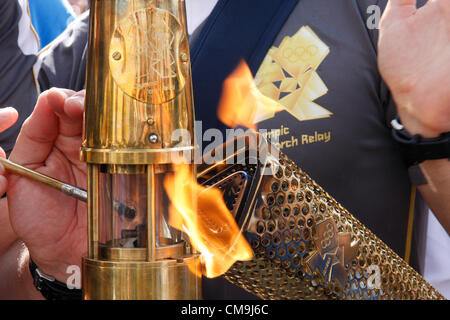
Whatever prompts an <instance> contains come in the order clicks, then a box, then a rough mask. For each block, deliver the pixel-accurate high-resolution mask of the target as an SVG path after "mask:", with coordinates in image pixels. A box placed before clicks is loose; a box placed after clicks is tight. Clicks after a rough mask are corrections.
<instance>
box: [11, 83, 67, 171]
mask: <svg viewBox="0 0 450 320" xmlns="http://www.w3.org/2000/svg"><path fill="white" fill-rule="evenodd" d="M47 95H48V91H46V92H44V93H42V94H41V95H40V96H39V98H38V101H37V103H36V107H35V108H34V110H33V113H32V114H31V115H30V116H29V117H28V119H27V120H25V122H24V124H23V126H22V129H21V131H20V133H19V136H18V138H17V141H16V144H15V146H14V149H13V151H12V152H11V155H10V159H11V160H13V161H15V162H17V163H18V164H21V165H28V164H42V163H44V161H45V159H47V156H48V155H49V153H50V151H51V149H52V147H53V143H54V141H55V139H56V137H57V136H58V121H59V120H58V116H57V115H56V114H55V112H53V110H52V108H51V107H50V105H49V103H48V99H47ZM63 102H64V100H62V103H63Z"/></svg>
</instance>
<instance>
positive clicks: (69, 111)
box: [47, 88, 84, 137]
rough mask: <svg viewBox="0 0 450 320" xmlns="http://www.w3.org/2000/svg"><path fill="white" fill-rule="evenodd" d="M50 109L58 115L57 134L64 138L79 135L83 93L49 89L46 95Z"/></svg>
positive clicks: (81, 121)
mask: <svg viewBox="0 0 450 320" xmlns="http://www.w3.org/2000/svg"><path fill="white" fill-rule="evenodd" d="M47 101H48V103H49V105H50V108H51V109H52V110H53V111H54V112H55V114H57V115H58V118H59V134H60V135H62V136H65V137H75V136H80V135H81V130H82V124H83V110H84V91H80V92H75V91H71V90H66V89H56V88H53V89H50V90H49V92H48V93H47Z"/></svg>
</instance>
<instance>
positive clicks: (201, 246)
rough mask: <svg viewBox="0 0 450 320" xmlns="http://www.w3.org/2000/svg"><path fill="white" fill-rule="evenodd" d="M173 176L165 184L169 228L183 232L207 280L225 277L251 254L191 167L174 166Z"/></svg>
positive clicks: (218, 195) (215, 193) (216, 193)
mask: <svg viewBox="0 0 450 320" xmlns="http://www.w3.org/2000/svg"><path fill="white" fill-rule="evenodd" d="M174 168H175V173H174V174H173V175H169V176H167V177H166V178H165V180H164V187H165V189H166V192H167V194H168V196H169V198H170V200H171V203H172V205H171V208H170V220H169V224H170V225H171V226H172V227H174V228H177V229H178V230H182V231H184V232H186V233H187V234H188V235H189V237H190V238H191V243H192V245H193V247H194V248H195V249H196V250H198V251H199V252H200V253H201V256H202V262H203V266H204V273H205V275H206V276H207V277H208V278H214V277H217V276H220V275H222V274H224V273H225V272H226V271H227V270H228V269H229V268H230V267H231V266H232V265H233V264H234V263H235V262H236V261H238V260H239V261H246V260H250V259H252V257H253V251H252V249H251V247H250V245H249V244H248V242H247V240H245V238H244V236H243V235H242V233H241V232H240V230H239V227H238V225H237V224H236V221H235V220H234V218H233V215H232V214H231V212H230V211H229V210H228V208H227V206H226V205H225V202H224V200H223V197H222V192H221V191H220V190H219V189H217V188H206V187H203V186H201V185H199V184H198V183H197V182H196V179H195V178H194V176H193V173H192V171H191V169H190V167H189V166H188V165H186V164H177V165H175V166H174Z"/></svg>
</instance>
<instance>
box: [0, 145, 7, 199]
mask: <svg viewBox="0 0 450 320" xmlns="http://www.w3.org/2000/svg"><path fill="white" fill-rule="evenodd" d="M0 157H1V158H6V154H5V151H4V150H3V149H2V148H0ZM4 174H5V167H4V166H3V164H1V163H0V196H3V194H4V193H5V192H6V188H7V187H8V180H7V179H6V178H5V177H4V176H3V175H4Z"/></svg>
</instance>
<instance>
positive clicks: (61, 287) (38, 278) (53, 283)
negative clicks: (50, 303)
mask: <svg viewBox="0 0 450 320" xmlns="http://www.w3.org/2000/svg"><path fill="white" fill-rule="evenodd" d="M29 269H30V274H31V275H32V278H33V284H34V286H35V287H36V289H37V290H38V291H39V292H40V293H41V294H42V296H44V297H45V298H46V299H47V300H80V299H82V291H81V290H80V289H76V288H74V287H71V286H69V285H68V283H67V282H61V281H58V280H57V279H55V278H54V277H53V276H51V275H48V274H46V273H44V272H43V271H42V270H40V269H39V267H38V266H37V265H36V264H35V263H34V262H33V260H32V259H30V263H29Z"/></svg>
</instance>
